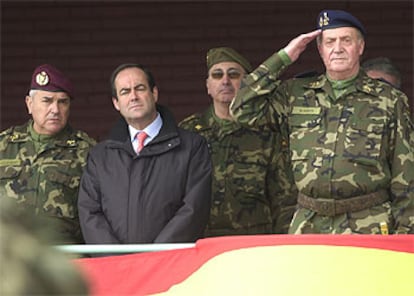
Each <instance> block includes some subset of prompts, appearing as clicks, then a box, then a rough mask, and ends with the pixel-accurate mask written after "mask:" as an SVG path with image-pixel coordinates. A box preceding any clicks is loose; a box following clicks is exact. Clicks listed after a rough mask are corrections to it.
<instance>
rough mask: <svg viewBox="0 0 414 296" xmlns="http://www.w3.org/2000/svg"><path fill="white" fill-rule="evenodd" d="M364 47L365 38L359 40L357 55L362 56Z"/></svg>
mask: <svg viewBox="0 0 414 296" xmlns="http://www.w3.org/2000/svg"><path fill="white" fill-rule="evenodd" d="M364 49H365V40H364V39H362V40H361V46H360V48H359V55H360V56H362V54H363V53H364Z"/></svg>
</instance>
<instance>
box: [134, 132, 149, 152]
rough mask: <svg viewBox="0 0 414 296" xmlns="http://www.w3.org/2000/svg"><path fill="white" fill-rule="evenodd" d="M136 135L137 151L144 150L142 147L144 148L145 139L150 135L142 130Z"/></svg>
mask: <svg viewBox="0 0 414 296" xmlns="http://www.w3.org/2000/svg"><path fill="white" fill-rule="evenodd" d="M136 137H137V140H138V148H137V152H138V153H139V152H140V151H141V150H142V148H144V141H145V139H146V138H147V137H148V135H147V133H146V132H140V133H138V134H137V135H136Z"/></svg>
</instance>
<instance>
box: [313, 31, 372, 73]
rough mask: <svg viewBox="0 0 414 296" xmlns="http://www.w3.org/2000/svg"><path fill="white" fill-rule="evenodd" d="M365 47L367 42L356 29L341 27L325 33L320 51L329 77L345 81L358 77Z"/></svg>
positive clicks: (320, 44)
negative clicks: (360, 59)
mask: <svg viewBox="0 0 414 296" xmlns="http://www.w3.org/2000/svg"><path fill="white" fill-rule="evenodd" d="M364 46H365V42H364V40H363V38H362V36H361V35H360V33H359V32H358V30H357V29H355V28H352V27H341V28H335V29H328V30H325V31H323V32H322V36H321V42H320V43H319V44H318V50H319V54H320V56H321V58H322V60H323V63H324V64H325V67H326V72H327V74H328V76H329V77H330V78H332V79H336V80H343V79H347V78H350V77H352V76H354V75H356V74H357V73H358V71H359V58H360V56H361V55H362V54H363V52H364Z"/></svg>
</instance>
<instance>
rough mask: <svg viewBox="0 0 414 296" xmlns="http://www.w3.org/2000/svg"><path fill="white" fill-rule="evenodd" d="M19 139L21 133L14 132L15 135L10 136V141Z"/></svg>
mask: <svg viewBox="0 0 414 296" xmlns="http://www.w3.org/2000/svg"><path fill="white" fill-rule="evenodd" d="M18 139H19V135H18V134H13V135H11V136H10V141H12V142H14V141H16V140H18Z"/></svg>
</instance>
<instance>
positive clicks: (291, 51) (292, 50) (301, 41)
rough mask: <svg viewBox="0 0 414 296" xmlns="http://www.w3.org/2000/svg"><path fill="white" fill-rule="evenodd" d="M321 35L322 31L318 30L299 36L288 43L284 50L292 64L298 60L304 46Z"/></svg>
mask: <svg viewBox="0 0 414 296" xmlns="http://www.w3.org/2000/svg"><path fill="white" fill-rule="evenodd" d="M321 33H322V30H319V29H318V30H315V31H312V32H310V33H306V34H301V35H299V36H298V37H296V38H295V39H292V40H291V41H290V42H289V44H288V45H287V46H286V47H285V48H284V50H285V52H286V53H287V55H288V56H289V58H290V59H291V61H292V63H293V62H294V61H296V60H297V59H298V58H299V56H300V54H301V53H302V52H303V51H304V50H305V49H306V46H307V45H308V44H309V43H310V42H311V41H312V40H314V39H315V38H316V37H317V36H318V35H320V34H321Z"/></svg>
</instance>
